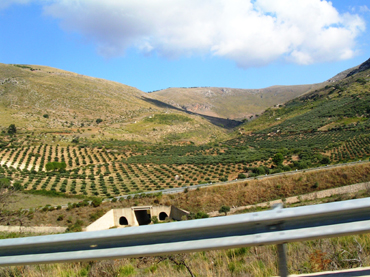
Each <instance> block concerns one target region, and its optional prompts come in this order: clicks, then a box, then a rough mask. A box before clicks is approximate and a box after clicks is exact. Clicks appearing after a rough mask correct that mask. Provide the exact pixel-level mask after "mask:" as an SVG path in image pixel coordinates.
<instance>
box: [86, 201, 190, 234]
mask: <svg viewBox="0 0 370 277" xmlns="http://www.w3.org/2000/svg"><path fill="white" fill-rule="evenodd" d="M188 214H189V212H187V211H184V210H182V209H179V208H176V207H174V206H137V207H131V208H123V209H113V210H110V211H109V212H107V213H106V214H105V215H103V216H102V217H101V218H99V219H98V220H96V221H95V222H93V223H92V224H90V225H89V226H87V227H86V231H97V230H107V229H110V228H113V227H114V228H124V227H129V226H139V225H148V224H150V223H151V218H152V217H153V216H156V217H157V218H158V220H159V221H164V220H165V219H166V218H170V219H174V220H177V221H180V220H181V218H182V217H183V216H184V215H185V216H186V215H188Z"/></svg>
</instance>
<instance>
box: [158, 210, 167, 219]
mask: <svg viewBox="0 0 370 277" xmlns="http://www.w3.org/2000/svg"><path fill="white" fill-rule="evenodd" d="M167 217H168V215H167V214H166V213H165V212H161V213H160V214H159V220H165V219H166V218H167Z"/></svg>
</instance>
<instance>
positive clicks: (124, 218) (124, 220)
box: [119, 216, 128, 225]
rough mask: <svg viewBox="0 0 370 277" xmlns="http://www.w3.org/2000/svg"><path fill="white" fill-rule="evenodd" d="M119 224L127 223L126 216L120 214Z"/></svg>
mask: <svg viewBox="0 0 370 277" xmlns="http://www.w3.org/2000/svg"><path fill="white" fill-rule="evenodd" d="M119 225H128V221H127V218H126V217H124V216H121V217H120V218H119Z"/></svg>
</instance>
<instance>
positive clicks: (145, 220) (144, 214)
mask: <svg viewBox="0 0 370 277" xmlns="http://www.w3.org/2000/svg"><path fill="white" fill-rule="evenodd" d="M135 216H136V219H137V222H138V223H139V225H148V224H149V223H150V222H151V220H150V210H135Z"/></svg>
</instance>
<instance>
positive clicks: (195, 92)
mask: <svg viewBox="0 0 370 277" xmlns="http://www.w3.org/2000/svg"><path fill="white" fill-rule="evenodd" d="M324 86H325V84H323V83H322V84H314V85H301V86H273V87H268V88H263V89H234V88H215V87H194V88H168V89H164V90H159V91H155V92H152V93H150V94H149V95H148V97H151V98H154V99H157V100H160V101H162V102H164V103H167V104H169V105H172V106H174V107H177V108H179V109H182V110H184V111H188V112H193V113H197V114H201V115H207V116H214V117H220V118H229V119H237V120H251V119H253V118H254V117H255V116H256V115H259V114H260V113H262V112H263V111H264V110H265V109H267V108H269V107H272V106H274V105H279V104H283V103H285V102H287V101H288V100H291V99H293V98H296V97H297V96H300V95H302V94H304V93H307V92H310V91H313V90H315V89H318V88H321V87H324Z"/></svg>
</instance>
